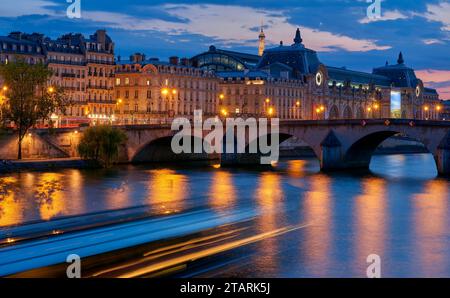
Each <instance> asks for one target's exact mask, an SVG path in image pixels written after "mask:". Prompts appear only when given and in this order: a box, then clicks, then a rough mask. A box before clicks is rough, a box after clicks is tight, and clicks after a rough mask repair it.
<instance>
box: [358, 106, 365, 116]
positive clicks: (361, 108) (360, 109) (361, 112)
mask: <svg viewBox="0 0 450 298" xmlns="http://www.w3.org/2000/svg"><path fill="white" fill-rule="evenodd" d="M364 118H365V117H364V108H363V107H358V108H357V109H356V119H364Z"/></svg>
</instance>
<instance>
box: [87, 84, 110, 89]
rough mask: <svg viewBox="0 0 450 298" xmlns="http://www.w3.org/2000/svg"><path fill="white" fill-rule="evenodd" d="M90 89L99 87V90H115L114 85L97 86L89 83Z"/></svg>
mask: <svg viewBox="0 0 450 298" xmlns="http://www.w3.org/2000/svg"><path fill="white" fill-rule="evenodd" d="M87 88H88V89H99V90H113V88H112V87H108V86H96V85H87Z"/></svg>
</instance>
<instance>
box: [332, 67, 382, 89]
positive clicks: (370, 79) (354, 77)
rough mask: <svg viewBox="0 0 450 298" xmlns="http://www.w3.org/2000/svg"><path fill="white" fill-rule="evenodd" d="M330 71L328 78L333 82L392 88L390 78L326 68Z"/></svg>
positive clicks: (344, 69) (343, 69)
mask: <svg viewBox="0 0 450 298" xmlns="http://www.w3.org/2000/svg"><path fill="white" fill-rule="evenodd" d="M326 68H327V70H328V76H329V78H330V80H331V81H340V82H347V81H349V82H351V83H354V84H363V85H366V84H368V85H370V84H374V85H377V86H385V87H389V86H391V80H390V79H389V78H388V77H385V76H381V75H376V74H371V73H367V72H361V71H355V70H349V69H346V68H337V67H332V66H326Z"/></svg>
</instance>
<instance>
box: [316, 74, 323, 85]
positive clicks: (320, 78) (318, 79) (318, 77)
mask: <svg viewBox="0 0 450 298" xmlns="http://www.w3.org/2000/svg"><path fill="white" fill-rule="evenodd" d="M322 82H323V75H322V73H321V72H320V71H319V72H317V74H316V84H317V86H320V85H322Z"/></svg>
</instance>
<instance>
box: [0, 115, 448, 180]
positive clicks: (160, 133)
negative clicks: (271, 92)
mask: <svg viewBox="0 0 450 298" xmlns="http://www.w3.org/2000/svg"><path fill="white" fill-rule="evenodd" d="M120 128H122V129H123V130H124V131H125V132H126V134H127V136H128V140H127V143H126V144H124V145H123V147H122V148H121V154H120V161H121V162H153V161H179V160H195V159H205V158H219V157H220V156H218V155H215V156H211V155H208V154H206V153H201V154H195V153H192V154H182V155H176V154H174V153H173V152H172V151H171V148H170V143H171V138H172V136H173V135H175V133H176V131H172V130H171V129H170V125H140V126H137V125H136V126H133V125H130V126H120ZM84 129H85V128H80V129H78V130H76V129H56V130H55V131H54V132H53V133H52V134H50V133H49V132H48V130H35V131H33V132H32V134H31V136H30V137H29V138H34V139H33V140H32V141H29V140H27V139H26V140H25V143H27V142H29V143H30V148H29V152H35V151H39V152H40V155H42V154H46V153H45V152H48V153H47V154H48V155H50V156H46V157H54V156H53V155H54V154H57V155H58V156H57V157H75V156H76V149H75V148H76V144H77V142H78V140H79V136H80V135H81V134H82V131H83V130H84ZM202 133H203V135H206V134H208V133H209V131H203V132H202ZM269 133H270V132H269ZM396 134H402V135H405V136H409V137H411V138H414V139H416V140H418V141H420V142H422V143H423V144H424V145H425V146H426V148H427V149H428V151H429V152H430V153H431V154H433V156H434V158H435V161H436V165H437V168H438V171H439V173H440V174H443V175H449V174H450V122H445V121H429V120H406V119H371V120H318V121H300V120H295V121H281V122H280V124H279V139H280V142H282V141H284V140H287V139H289V138H291V137H296V138H298V139H300V140H302V141H304V142H305V143H307V144H308V145H309V146H310V147H311V148H312V150H313V151H314V152H315V154H316V156H317V157H318V159H319V160H320V164H321V169H322V170H342V169H352V168H368V167H369V164H370V160H371V157H372V154H373V152H374V151H375V149H376V148H377V146H378V145H379V144H381V143H382V142H383V141H384V140H385V139H387V138H389V137H391V136H394V135H396ZM27 138H28V137H27ZM255 141H257V140H256V139H254V140H248V139H247V140H246V143H247V144H249V143H251V142H255ZM46 148H47V149H49V150H47V149H46ZM9 151H11V150H9ZM12 151H14V150H12ZM0 155H3V158H4V159H5V153H4V152H2V151H0ZM31 155H32V154H31ZM239 155H240V156H239ZM250 155H251V154H250V153H243V154H236V156H234V157H233V158H229V157H228V158H227V157H226V156H225V155H224V154H222V156H221V157H222V163H225V162H227V163H238V164H239V163H248V162H257V161H259V159H252V158H248V157H249V156H250ZM41 157H45V156H41ZM242 157H243V158H242Z"/></svg>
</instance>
